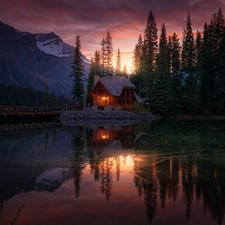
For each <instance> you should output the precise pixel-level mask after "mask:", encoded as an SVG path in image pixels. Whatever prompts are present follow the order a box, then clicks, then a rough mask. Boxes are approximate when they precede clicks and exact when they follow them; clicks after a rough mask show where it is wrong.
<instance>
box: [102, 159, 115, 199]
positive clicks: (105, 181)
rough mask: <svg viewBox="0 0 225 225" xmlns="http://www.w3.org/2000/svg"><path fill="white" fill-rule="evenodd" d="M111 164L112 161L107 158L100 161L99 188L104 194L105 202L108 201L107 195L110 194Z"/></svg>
mask: <svg viewBox="0 0 225 225" xmlns="http://www.w3.org/2000/svg"><path fill="white" fill-rule="evenodd" d="M112 166H113V164H112V161H110V159H109V158H107V159H106V160H105V161H103V162H102V167H101V187H100V190H101V192H102V194H104V195H105V196H106V200H107V202H108V201H109V197H110V196H111V191H112V172H111V169H112Z"/></svg>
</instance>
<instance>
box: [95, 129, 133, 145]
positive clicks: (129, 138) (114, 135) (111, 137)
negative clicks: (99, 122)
mask: <svg viewBox="0 0 225 225" xmlns="http://www.w3.org/2000/svg"><path fill="white" fill-rule="evenodd" d="M132 128H133V127H132V126H128V127H121V128H114V129H104V128H99V129H97V130H93V139H92V142H93V143H96V144H97V145H98V146H106V145H108V144H109V142H111V141H115V140H118V141H120V142H121V146H122V149H133V146H134V139H135V138H134V136H133V132H132V131H133V130H132Z"/></svg>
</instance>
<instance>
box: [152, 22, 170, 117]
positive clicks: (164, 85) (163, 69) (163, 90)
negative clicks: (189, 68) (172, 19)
mask: <svg viewBox="0 0 225 225" xmlns="http://www.w3.org/2000/svg"><path fill="white" fill-rule="evenodd" d="M167 56H168V46H167V37H166V26H165V24H164V23H163V25H162V29H161V35H160V42H159V54H158V56H157V60H156V70H155V101H154V109H155V110H156V112H157V113H159V114H161V115H167V114H169V113H170V110H171V106H172V105H173V104H172V97H171V90H172V87H171V77H170V71H169V65H168V57H167Z"/></svg>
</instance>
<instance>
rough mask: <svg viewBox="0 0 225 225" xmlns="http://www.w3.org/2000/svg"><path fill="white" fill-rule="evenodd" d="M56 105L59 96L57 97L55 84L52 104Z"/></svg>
mask: <svg viewBox="0 0 225 225" xmlns="http://www.w3.org/2000/svg"><path fill="white" fill-rule="evenodd" d="M56 105H57V97H56V93H55V86H54V88H53V92H52V106H53V107H55V106H56Z"/></svg>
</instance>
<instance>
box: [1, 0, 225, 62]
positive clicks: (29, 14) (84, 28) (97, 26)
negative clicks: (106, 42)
mask: <svg viewBox="0 0 225 225" xmlns="http://www.w3.org/2000/svg"><path fill="white" fill-rule="evenodd" d="M219 7H221V8H222V11H225V3H224V1H223V0H214V1H212V0H187V1H180V0H170V1H168V0H157V1H149V0H142V1H141V2H140V1H139V0H75V1H74V0H38V1H37V0H17V1H16V0H7V1H0V9H1V13H0V20H1V21H2V22H5V23H8V24H10V25H12V26H13V27H15V28H17V29H20V30H22V31H28V32H31V33H40V32H52V31H53V32H55V33H56V34H58V35H59V36H60V37H61V38H62V39H63V40H64V41H65V42H67V43H69V44H71V45H74V39H75V37H76V36H77V35H78V34H79V35H80V37H81V42H82V51H83V53H84V54H87V55H88V56H91V55H94V52H95V50H98V49H100V42H101V40H102V38H103V37H105V35H106V33H107V30H109V31H110V33H111V36H112V39H113V45H114V46H115V47H114V48H115V49H118V48H120V49H124V51H126V52H127V51H129V52H130V54H132V52H133V49H134V46H135V44H136V43H137V40H138V37H139V35H140V34H143V33H144V30H145V27H146V22H147V17H148V14H149V12H150V10H151V11H152V12H153V14H154V16H155V19H156V22H157V27H158V30H159V31H160V29H161V26H162V23H163V22H165V24H166V29H167V34H172V33H173V32H176V33H177V34H179V35H182V32H183V29H184V27H185V25H186V18H187V13H188V12H189V13H190V15H191V20H192V28H193V32H196V31H197V30H202V29H203V26H204V23H205V21H207V22H208V21H209V20H210V19H211V17H212V14H213V13H215V12H217V11H218V9H219ZM131 58H132V56H131Z"/></svg>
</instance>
